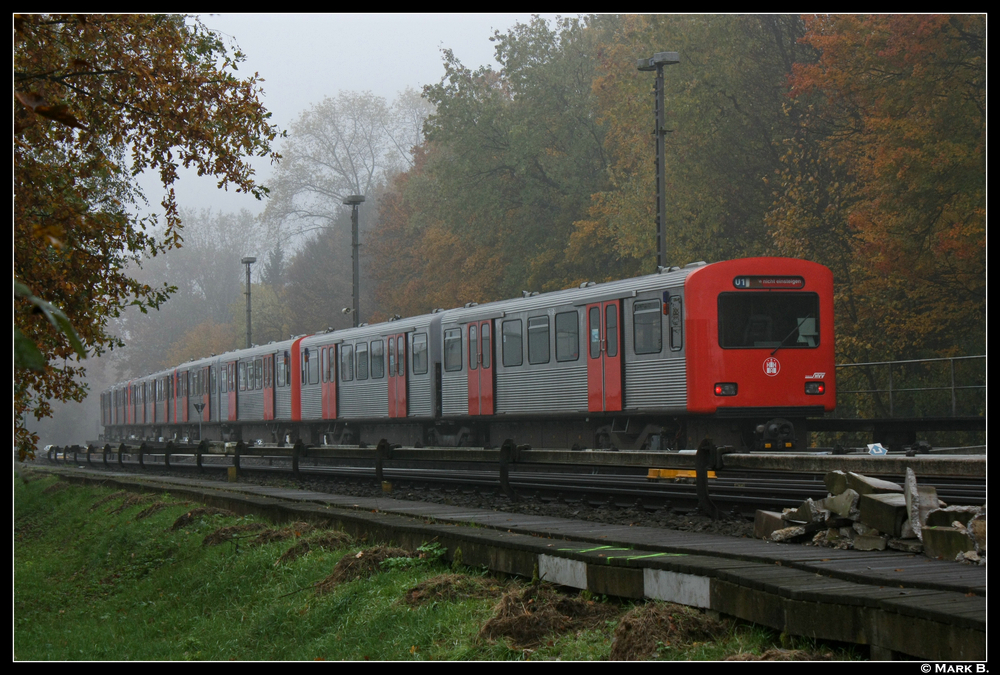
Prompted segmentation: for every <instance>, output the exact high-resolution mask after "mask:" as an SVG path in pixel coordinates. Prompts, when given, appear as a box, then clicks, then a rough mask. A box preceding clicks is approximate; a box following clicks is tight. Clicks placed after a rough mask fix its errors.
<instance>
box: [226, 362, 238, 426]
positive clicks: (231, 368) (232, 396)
mask: <svg viewBox="0 0 1000 675" xmlns="http://www.w3.org/2000/svg"><path fill="white" fill-rule="evenodd" d="M226 383H227V384H228V385H229V420H230V421H232V422H235V421H236V405H237V403H236V362H235V361H233V362H232V363H227V364H226Z"/></svg>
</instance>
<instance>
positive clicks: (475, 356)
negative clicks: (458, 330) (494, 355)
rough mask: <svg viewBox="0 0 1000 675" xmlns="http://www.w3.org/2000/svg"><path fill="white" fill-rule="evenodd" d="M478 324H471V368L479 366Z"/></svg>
mask: <svg viewBox="0 0 1000 675" xmlns="http://www.w3.org/2000/svg"><path fill="white" fill-rule="evenodd" d="M476 326H477V324H474V323H473V324H470V325H469V370H475V369H476V368H478V367H479V333H478V331H477V330H476Z"/></svg>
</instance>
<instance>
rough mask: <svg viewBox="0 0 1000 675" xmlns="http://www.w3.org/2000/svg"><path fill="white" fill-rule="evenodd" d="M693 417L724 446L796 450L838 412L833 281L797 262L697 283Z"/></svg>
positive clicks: (709, 268) (756, 265)
mask: <svg viewBox="0 0 1000 675" xmlns="http://www.w3.org/2000/svg"><path fill="white" fill-rule="evenodd" d="M685 296H686V304H687V316H686V321H685V325H686V330H687V350H688V351H687V382H688V391H687V396H688V411H689V412H690V413H692V414H693V415H696V416H711V417H710V418H711V419H712V420H713V422H712V425H711V428H712V429H713V433H714V435H715V436H716V437H720V436H721V437H720V438H717V439H713V440H715V442H716V444H717V445H722V444H734V445H739V446H743V447H750V448H753V449H760V450H790V449H794V448H796V447H797V446H801V445H804V444H805V442H806V440H807V438H806V420H807V418H809V417H819V416H822V414H823V413H824V412H827V411H832V410H833V409H834V408H835V407H836V380H835V373H834V332H833V273H832V272H831V271H830V270H829V269H828V268H827V267H824V266H823V265H820V264H817V263H813V262H809V261H806V260H798V259H793V258H747V259H743V260H734V261H729V262H720V263H715V264H712V265H706V266H705V267H703V268H702V269H700V270H698V271H696V272H694V273H692V274H691V275H690V276H688V278H687V280H686V283H685Z"/></svg>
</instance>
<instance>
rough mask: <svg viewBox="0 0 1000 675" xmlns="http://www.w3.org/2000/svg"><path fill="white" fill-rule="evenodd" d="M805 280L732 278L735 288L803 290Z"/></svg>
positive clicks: (751, 277)
mask: <svg viewBox="0 0 1000 675" xmlns="http://www.w3.org/2000/svg"><path fill="white" fill-rule="evenodd" d="M805 285H806V280H805V279H803V278H802V277H773V276H772V277H765V276H742V277H734V278H733V286H735V287H736V288H768V289H774V288H784V289H789V288H803V287H805Z"/></svg>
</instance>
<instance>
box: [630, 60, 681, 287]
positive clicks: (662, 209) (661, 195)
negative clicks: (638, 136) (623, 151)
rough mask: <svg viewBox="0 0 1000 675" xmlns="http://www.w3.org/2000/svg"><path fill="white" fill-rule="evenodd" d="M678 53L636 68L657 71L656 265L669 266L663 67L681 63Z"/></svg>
mask: <svg viewBox="0 0 1000 675" xmlns="http://www.w3.org/2000/svg"><path fill="white" fill-rule="evenodd" d="M679 62H680V59H679V57H678V55H677V52H657V53H655V54H653V55H652V56H651V57H650V58H648V59H639V60H638V61H636V64H635V67H636V68H638V69H639V70H641V71H644V72H647V71H653V70H655V71H656V127H655V128H654V129H653V134H655V135H656V221H657V224H656V265H657V267H666V265H667V176H666V154H667V152H666V139H665V138H664V136H665V134H666V133H667V130H666V129H665V128H664V111H663V66H670V65H673V64H675V63H679Z"/></svg>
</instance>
